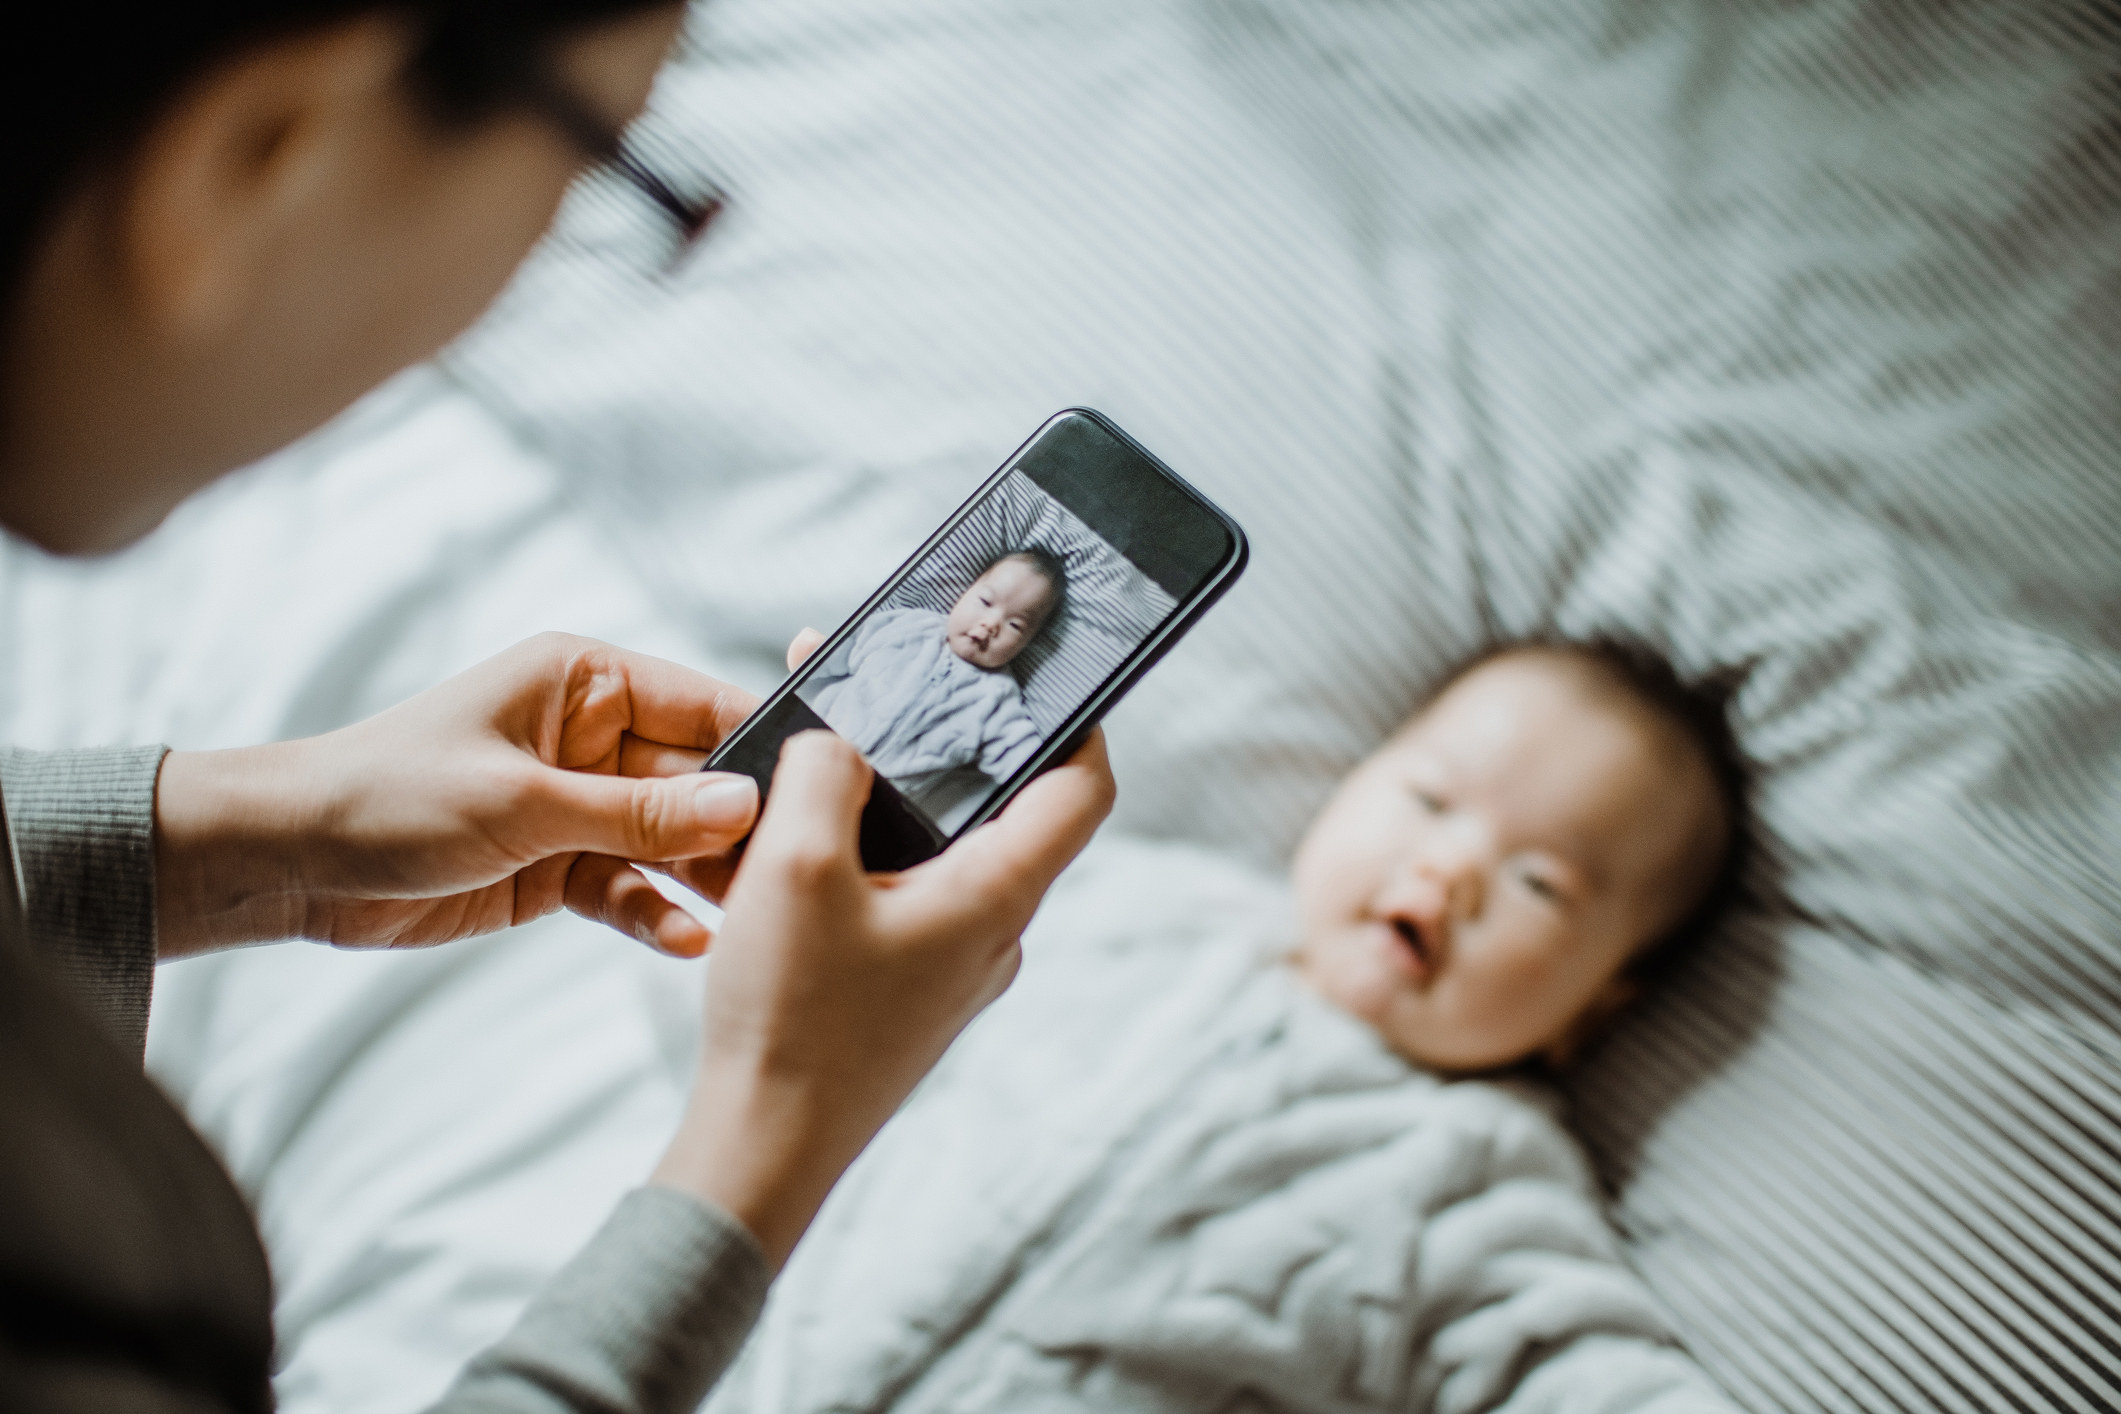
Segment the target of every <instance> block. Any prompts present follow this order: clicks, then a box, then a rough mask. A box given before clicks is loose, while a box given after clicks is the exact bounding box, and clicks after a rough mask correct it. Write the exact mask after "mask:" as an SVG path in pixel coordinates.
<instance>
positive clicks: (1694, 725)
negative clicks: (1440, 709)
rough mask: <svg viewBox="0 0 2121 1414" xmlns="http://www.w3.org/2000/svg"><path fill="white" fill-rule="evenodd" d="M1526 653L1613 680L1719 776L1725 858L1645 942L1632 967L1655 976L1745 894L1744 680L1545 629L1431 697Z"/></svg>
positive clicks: (1456, 674) (1449, 677)
mask: <svg viewBox="0 0 2121 1414" xmlns="http://www.w3.org/2000/svg"><path fill="white" fill-rule="evenodd" d="M1520 653H1525V654H1548V655H1551V656H1553V657H1557V658H1563V659H1567V660H1569V661H1572V662H1574V663H1576V664H1577V665H1578V666H1580V667H1582V668H1584V669H1586V670H1588V671H1589V672H1590V673H1591V674H1592V675H1593V676H1594V677H1595V678H1597V679H1598V680H1601V681H1602V682H1603V683H1604V684H1605V685H1606V686H1608V687H1610V688H1613V689H1616V690H1617V691H1619V692H1620V693H1622V694H1623V695H1625V696H1626V697H1628V698H1629V699H1630V700H1632V701H1634V702H1635V703H1637V704H1639V705H1641V706H1644V707H1647V708H1649V709H1650V710H1651V711H1652V712H1653V713H1655V714H1656V716H1657V717H1658V718H1659V719H1660V720H1662V721H1663V722H1664V723H1666V724H1667V725H1668V726H1671V727H1672V728H1674V729H1676V730H1677V731H1678V732H1679V733H1680V734H1681V735H1682V736H1684V737H1685V738H1686V739H1687V741H1688V742H1690V743H1691V744H1692V745H1693V746H1694V748H1695V749H1696V750H1698V751H1699V752H1700V753H1701V759H1702V760H1703V761H1704V762H1705V763H1706V764H1707V766H1708V768H1709V775H1710V777H1711V779H1712V780H1713V781H1714V782H1715V786H1716V797H1717V803H1718V805H1719V806H1721V808H1722V811H1723V821H1724V848H1723V857H1722V858H1721V859H1720V860H1719V861H1718V862H1717V865H1716V870H1715V872H1714V873H1713V874H1711V875H1710V877H1709V882H1708V885H1707V887H1706V888H1705V889H1704V890H1703V891H1702V895H1701V898H1700V900H1699V901H1698V902H1697V903H1696V904H1695V905H1694V907H1693V908H1692V909H1691V910H1690V911H1689V912H1688V913H1687V914H1686V916H1685V917H1684V918H1682V919H1680V920H1679V922H1678V923H1676V924H1675V925H1673V926H1672V927H1671V928H1669V929H1667V930H1666V931H1665V932H1664V933H1663V934H1662V935H1660V936H1658V937H1656V938H1653V939H1651V940H1649V941H1648V942H1647V943H1645V944H1644V945H1643V946H1642V948H1641V949H1640V950H1639V951H1638V952H1637V953H1636V954H1635V957H1634V958H1633V960H1632V961H1630V963H1629V964H1628V970H1629V971H1630V972H1633V973H1635V974H1636V975H1637V976H1641V977H1645V978H1647V977H1652V976H1655V975H1657V974H1659V973H1661V972H1663V971H1666V970H1668V969H1669V968H1670V966H1671V964H1672V962H1673V961H1674V960H1675V959H1676V958H1677V957H1678V956H1679V955H1680V954H1681V952H1683V951H1684V949H1685V947H1686V945H1688V944H1690V943H1692V942H1694V941H1696V940H1698V939H1700V938H1702V937H1704V936H1705V935H1706V934H1707V933H1708V931H1709V930H1710V929H1711V928H1713V927H1715V925H1716V924H1717V922H1718V921H1719V920H1721V919H1722V918H1723V916H1724V915H1725V914H1726V913H1728V912H1729V911H1730V910H1731V909H1732V908H1733V907H1734V906H1735V905H1736V904H1737V903H1738V901H1739V899H1740V897H1741V896H1742V892H1743V884H1744V879H1745V871H1746V864H1747V861H1748V859H1749V857H1750V855H1751V852H1752V840H1751V829H1750V823H1749V822H1750V818H1751V817H1750V814H1749V812H1748V806H1747V802H1748V799H1749V796H1750V793H1751V773H1750V771H1749V769H1748V768H1747V765H1746V759H1745V753H1744V752H1743V751H1742V750H1741V749H1740V748H1739V745H1738V736H1737V733H1736V732H1735V731H1734V730H1733V729H1732V727H1731V713H1730V705H1731V698H1732V697H1733V696H1734V695H1735V693H1736V691H1737V687H1738V682H1737V679H1736V678H1735V677H1731V676H1709V677H1705V678H1699V679H1695V680H1693V681H1689V680H1688V679H1686V678H1684V677H1682V676H1680V673H1679V670H1678V669H1677V668H1675V667H1674V666H1673V665H1672V660H1671V659H1670V658H1668V657H1666V656H1665V655H1664V654H1663V653H1660V652H1659V651H1658V650H1657V649H1655V648H1652V647H1651V646H1650V645H1649V644H1647V643H1644V642H1642V641H1641V640H1640V639H1635V638H1628V637H1623V636H1620V635H1617V634H1598V635H1595V636H1592V637H1587V638H1563V637H1560V636H1558V635H1557V636H1546V635H1539V636H1532V637H1526V638H1517V639H1509V640H1505V641H1503V642H1499V643H1492V644H1489V645H1488V646H1486V647H1484V648H1481V649H1479V650H1478V651H1477V652H1474V653H1473V654H1471V655H1469V656H1468V657H1466V658H1465V659H1463V660H1462V661H1460V662H1459V663H1458V664H1457V665H1456V666H1454V667H1453V668H1452V669H1451V671H1450V672H1449V673H1447V674H1445V675H1444V678H1443V680H1442V681H1441V682H1439V683H1438V684H1437V685H1436V687H1435V689H1434V691H1433V692H1432V693H1431V694H1430V699H1429V700H1430V701H1432V702H1433V701H1434V700H1435V699H1436V698H1438V697H1441V696H1442V695H1443V693H1444V691H1445V690H1446V689H1448V688H1449V687H1450V686H1451V685H1452V684H1453V683H1455V682H1457V681H1458V680H1459V679H1461V678H1463V677H1465V676H1466V674H1468V673H1470V672H1472V671H1473V670H1474V669H1475V668H1479V667H1482V666H1483V665H1485V664H1488V663H1492V662H1494V661H1495V660H1496V659H1498V658H1508V657H1514V656H1516V655H1517V654H1520Z"/></svg>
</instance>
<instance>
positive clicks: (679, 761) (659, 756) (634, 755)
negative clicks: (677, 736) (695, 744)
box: [619, 732, 714, 776]
mask: <svg viewBox="0 0 2121 1414" xmlns="http://www.w3.org/2000/svg"><path fill="white" fill-rule="evenodd" d="M713 754H714V753H713V752H710V751H694V750H691V749H690V748H688V747H683V746H667V745H665V744H664V743H662V742H660V741H646V740H643V739H642V738H640V737H637V736H635V735H634V734H633V733H632V732H628V733H626V734H625V735H624V736H622V737H620V738H619V774H620V775H622V776H682V775H684V774H685V773H686V772H688V771H697V770H699V769H700V767H702V766H704V765H706V764H707V758H708V757H709V756H711V755H713Z"/></svg>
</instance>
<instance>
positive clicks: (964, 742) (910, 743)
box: [802, 545, 1068, 784]
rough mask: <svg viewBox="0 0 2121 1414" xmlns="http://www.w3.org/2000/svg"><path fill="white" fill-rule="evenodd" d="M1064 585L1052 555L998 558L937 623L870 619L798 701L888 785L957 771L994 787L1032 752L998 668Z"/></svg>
mask: <svg viewBox="0 0 2121 1414" xmlns="http://www.w3.org/2000/svg"><path fill="white" fill-rule="evenodd" d="M1067 583H1068V579H1067V572H1066V570H1065V568H1064V567H1063V565H1062V563H1061V560H1060V557H1059V556H1057V555H1055V554H1053V553H1052V552H1051V551H1049V550H1046V549H1044V548H1043V547H1040V546H1036V545H1032V546H1024V547H1020V548H1017V549H1012V550H1008V551H1005V552H1004V553H1003V554H1001V555H998V556H996V557H995V558H994V560H992V561H991V562H990V563H989V564H988V565H987V567H986V568H985V569H984V570H982V571H981V572H980V575H979V577H978V578H977V579H975V580H973V581H972V584H971V585H970V587H968V588H967V589H966V590H965V592H964V593H963V594H961V595H959V596H958V600H957V602H956V603H955V604H954V605H952V606H951V609H950V612H949V613H948V614H947V615H945V614H938V613H936V612H934V611H933V610H931V609H917V608H896V609H885V610H883V611H882V612H880V613H878V614H876V615H875V616H874V617H873V618H871V619H870V620H869V622H867V623H866V624H864V625H863V626H862V627H861V629H860V630H859V631H858V632H857V633H856V634H855V635H854V637H853V639H852V640H851V641H850V642H849V643H848V644H847V647H846V649H845V651H844V655H843V656H842V655H835V656H836V657H837V658H838V659H839V661H836V662H834V663H832V664H829V665H827V667H826V668H825V669H823V670H822V671H821V672H819V673H818V675H817V676H815V677H813V678H811V679H810V681H809V682H808V683H806V684H805V685H804V687H803V690H802V697H803V700H804V701H805V702H807V703H809V705H810V707H811V709H812V710H813V711H815V712H816V713H817V714H818V715H819V716H820V717H823V718H824V719H825V722H826V724H827V725H829V726H830V727H831V728H832V729H833V730H834V731H836V732H838V733H839V734H840V735H841V736H843V737H845V738H846V739H847V740H849V741H851V742H853V743H854V745H855V746H857V747H858V748H860V750H861V752H862V754H863V755H865V756H867V757H868V758H869V762H870V764H871V765H873V766H874V767H876V769H877V770H878V771H879V772H881V773H882V774H884V775H886V776H888V777H890V778H891V779H892V780H893V781H896V782H900V783H902V784H903V783H905V782H907V781H909V780H918V779H921V778H924V777H928V776H932V775H933V774H935V773H937V772H941V771H946V770H949V769H950V768H952V767H957V766H976V767H977V768H978V769H979V770H980V771H981V772H982V773H984V774H985V775H987V776H988V777H990V778H991V779H993V780H997V781H999V780H1004V779H1006V778H1007V777H1008V776H1010V775H1011V774H1013V773H1014V772H1015V771H1016V769H1017V768H1018V767H1019V766H1021V765H1023V764H1024V762H1025V761H1027V760H1029V759H1030V757H1031V754H1032V753H1033V752H1034V751H1036V750H1037V749H1038V744H1039V732H1038V727H1037V725H1036V724H1035V723H1034V722H1033V721H1032V719H1031V714H1030V712H1028V711H1027V710H1026V709H1025V707H1024V698H1023V693H1022V692H1021V691H1020V690H1019V689H1018V687H1017V684H1016V679H1015V677H1014V675H1012V674H1011V673H1010V672H1009V671H1008V667H1009V664H1010V663H1012V662H1014V661H1015V660H1016V657H1017V655H1018V654H1020V653H1022V652H1023V651H1024V649H1025V648H1027V647H1029V646H1030V644H1031V642H1032V640H1034V639H1036V638H1037V637H1038V635H1039V634H1040V633H1041V632H1042V631H1044V629H1045V628H1046V626H1047V625H1048V624H1050V623H1051V622H1052V621H1053V620H1054V618H1055V617H1056V616H1057V615H1058V614H1059V613H1060V611H1061V608H1062V606H1063V604H1064V602H1065V600H1066V598H1067Z"/></svg>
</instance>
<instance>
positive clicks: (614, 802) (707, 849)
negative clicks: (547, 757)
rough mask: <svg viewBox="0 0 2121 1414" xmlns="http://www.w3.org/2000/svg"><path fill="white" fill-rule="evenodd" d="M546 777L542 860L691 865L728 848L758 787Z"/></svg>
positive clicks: (730, 777) (733, 778)
mask: <svg viewBox="0 0 2121 1414" xmlns="http://www.w3.org/2000/svg"><path fill="white" fill-rule="evenodd" d="M544 777H545V779H544V785H545V790H544V791H543V793H542V794H543V797H544V798H543V799H542V800H541V801H540V802H539V804H538V806H537V808H538V809H539V811H540V814H541V815H542V816H543V818H542V819H540V820H539V821H538V822H537V823H538V829H537V831H536V833H537V835H538V838H539V842H540V845H541V847H542V852H543V853H545V854H548V855H551V854H562V853H566V852H569V851H574V850H585V851H588V852H590V853H593V854H609V855H614V856H616V857H618V858H620V859H634V860H643V861H649V862H657V863H660V862H663V861H666V860H676V859H695V858H698V857H699V856H701V855H708V854H720V853H723V852H724V851H726V850H728V849H729V848H730V847H731V846H732V845H734V844H735V843H736V842H737V841H738V840H740V839H742V838H743V837H744V834H745V832H746V831H748V830H749V829H750V828H751V823H752V821H753V820H754V819H756V818H757V817H758V809H759V788H758V785H757V783H755V782H754V781H753V780H752V779H751V777H749V776H743V775H735V774H731V773H728V772H723V771H692V772H687V773H686V774H684V775H681V776H641V777H635V776H603V775H591V774H588V773H585V772H581V771H562V770H557V769H554V770H548V771H546V772H545V773H544Z"/></svg>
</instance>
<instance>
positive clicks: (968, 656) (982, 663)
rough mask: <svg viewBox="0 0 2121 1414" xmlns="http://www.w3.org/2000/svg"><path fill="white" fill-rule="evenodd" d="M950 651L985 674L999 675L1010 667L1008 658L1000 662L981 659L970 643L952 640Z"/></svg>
mask: <svg viewBox="0 0 2121 1414" xmlns="http://www.w3.org/2000/svg"><path fill="white" fill-rule="evenodd" d="M950 651H951V652H952V653H955V654H957V656H958V657H960V658H962V659H964V660H965V661H966V662H968V663H970V664H971V665H972V666H973V667H975V668H978V669H979V670H980V671H981V672H983V673H998V672H1000V671H1001V670H1002V669H1003V668H1006V667H1008V666H1009V659H1008V658H1003V659H1000V660H999V661H996V660H994V659H991V658H981V657H980V656H979V650H978V649H976V648H974V647H973V646H972V645H971V644H969V643H960V642H958V641H957V640H956V639H954V638H953V639H951V640H950ZM1011 656H1014V655H1011Z"/></svg>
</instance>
